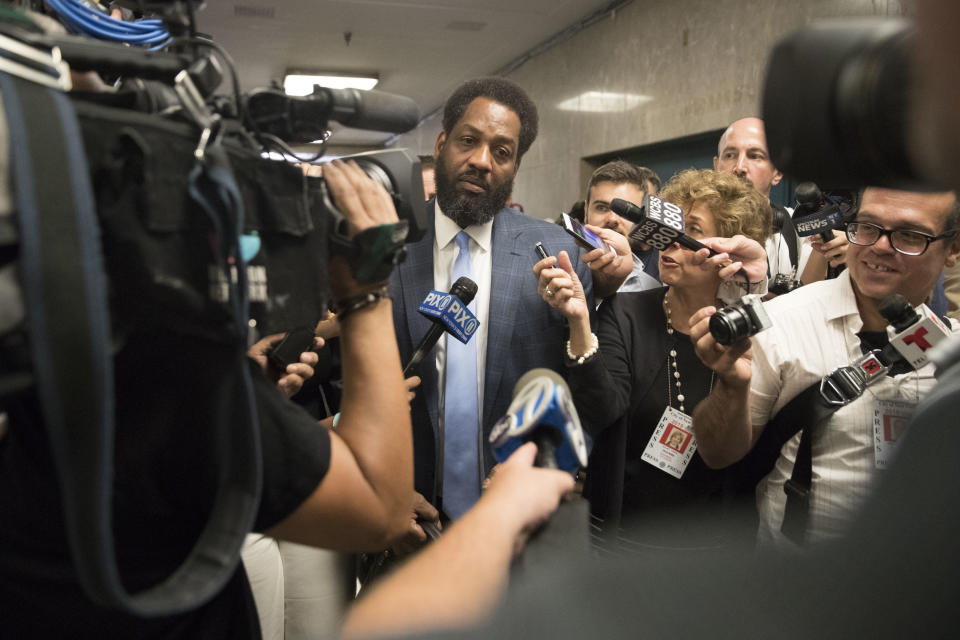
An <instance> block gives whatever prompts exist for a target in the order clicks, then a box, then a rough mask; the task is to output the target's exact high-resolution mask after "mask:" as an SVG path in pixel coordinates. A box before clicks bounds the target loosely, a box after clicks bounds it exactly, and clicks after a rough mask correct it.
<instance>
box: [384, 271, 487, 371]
mask: <svg viewBox="0 0 960 640" xmlns="http://www.w3.org/2000/svg"><path fill="white" fill-rule="evenodd" d="M476 295H477V283H476V282H474V281H473V280H471V279H470V278H468V277H466V276H464V277H462V278H458V279H457V281H456V282H454V283H453V286H451V287H450V293H443V292H442V291H431V292H430V293H428V294H427V297H426V298H424V300H423V302H422V303H421V304H420V309H419V311H420V313H422V314H423V315H425V316H427V317H428V318H430V320H432V321H433V323H434V324H433V326H432V327H430V330H429V331H427V333H426V334H425V335H424V336H423V339H422V340H421V341H420V344H418V345H417V348H416V349H415V350H414V352H413V356H412V357H411V358H410V362H408V363H407V366H405V367H404V368H403V377H404V378H406V377H408V376H409V375H410V373H411V372H412V371H413V370H414V369H415V368H416V367H417V366H418V365H419V364H420V362H422V361H423V358H424V357H425V356H426V355H427V354H428V353H430V350H431V349H433V345H435V344H437V340H439V339H440V336H442V335H443V332H444V331H448V332H450V333H451V334H452V335H453V336H455V337H456V338H457V339H458V340H459V341H460V342H463V343H464V344H466V342H467V341H468V340H469V339H470V338H471V337H472V336H473V334H474V333H475V332H476V330H477V327H479V326H480V323H479V322H478V321H477V319H476V317H475V316H474V315H473V314H472V313H471V312H470V309H468V308H467V305H468V304H470V302H471V301H472V300H473V298H474V296H476Z"/></svg>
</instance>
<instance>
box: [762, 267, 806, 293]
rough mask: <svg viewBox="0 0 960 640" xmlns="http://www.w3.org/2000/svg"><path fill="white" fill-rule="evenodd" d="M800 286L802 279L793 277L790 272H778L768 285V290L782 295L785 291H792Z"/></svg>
mask: <svg viewBox="0 0 960 640" xmlns="http://www.w3.org/2000/svg"><path fill="white" fill-rule="evenodd" d="M799 286H800V281H799V280H797V279H796V278H794V277H792V276H791V275H790V274H787V273H778V274H776V275H775V276H773V280H772V281H771V282H770V285H769V286H768V287H767V291H769V292H770V293H773V294H776V295H778V296H782V295H783V294H785V293H790V292H791V291H793V290H794V289H796V288H798V287H799Z"/></svg>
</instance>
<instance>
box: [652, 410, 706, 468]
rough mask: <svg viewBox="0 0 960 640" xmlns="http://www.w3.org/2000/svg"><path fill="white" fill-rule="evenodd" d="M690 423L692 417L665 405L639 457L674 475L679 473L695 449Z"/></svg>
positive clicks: (695, 442)
mask: <svg viewBox="0 0 960 640" xmlns="http://www.w3.org/2000/svg"><path fill="white" fill-rule="evenodd" d="M692 426H693V418H691V417H690V416H688V415H687V414H685V413H682V412H680V411H679V410H678V409H674V408H673V407H667V408H666V410H665V411H664V412H663V415H662V416H660V422H658V423H657V428H656V429H654V430H653V435H652V436H650V441H649V442H648V443H647V448H646V449H644V450H643V455H642V456H641V458H643V460H644V461H645V462H649V463H650V464H652V465H653V466H655V467H657V468H658V469H660V470H661V471H663V472H665V473H669V474H670V475H672V476H673V477H674V478H680V477H682V476H683V472H684V471H686V470H687V465H688V464H690V459H691V458H693V454H694V453H696V451H697V441H696V439H695V438H694V437H693V428H692Z"/></svg>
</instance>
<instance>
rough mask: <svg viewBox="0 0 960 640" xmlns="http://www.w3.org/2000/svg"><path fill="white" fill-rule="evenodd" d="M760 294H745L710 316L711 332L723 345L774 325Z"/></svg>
mask: <svg viewBox="0 0 960 640" xmlns="http://www.w3.org/2000/svg"><path fill="white" fill-rule="evenodd" d="M760 298H761V297H760V295H759V294H756V293H754V294H750V295H746V296H743V297H742V298H740V299H739V300H738V301H736V302H734V303H733V304H731V305H730V306H727V307H724V308H723V309H720V310H718V311H717V312H716V313H715V314H713V316H711V317H710V334H711V335H712V336H713V338H714V340H716V341H717V342H719V343H720V344H722V345H731V344H733V343H734V342H736V341H737V340H741V339H743V338H749V337H750V336H753V335H756V334H758V333H760V332H761V331H763V330H764V329H769V328H770V327H772V326H773V322H772V321H771V320H770V316H768V315H767V312H766V310H765V309H764V308H763V303H762V302H761V299H760Z"/></svg>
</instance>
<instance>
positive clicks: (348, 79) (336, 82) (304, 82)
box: [283, 72, 379, 96]
mask: <svg viewBox="0 0 960 640" xmlns="http://www.w3.org/2000/svg"><path fill="white" fill-rule="evenodd" d="M377 82H379V78H378V77H377V76H375V75H369V74H368V75H356V76H348V75H341V74H336V73H312V74H311V73H306V72H290V73H288V74H287V75H286V76H284V78H283V91H284V93H286V94H287V95H290V96H307V95H310V94H311V93H313V85H316V84H318V85H320V86H321V87H330V88H331V89H364V90H369V89H373V88H374V87H375V86H377Z"/></svg>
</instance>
